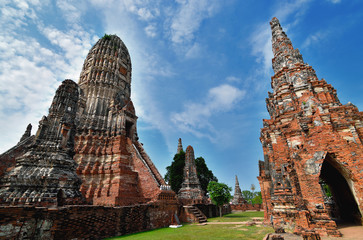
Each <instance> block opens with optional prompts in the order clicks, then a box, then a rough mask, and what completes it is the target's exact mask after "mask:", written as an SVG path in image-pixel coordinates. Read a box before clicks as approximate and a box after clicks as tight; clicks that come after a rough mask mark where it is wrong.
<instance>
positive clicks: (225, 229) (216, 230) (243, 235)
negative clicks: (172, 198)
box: [109, 212, 273, 240]
mask: <svg viewBox="0 0 363 240" xmlns="http://www.w3.org/2000/svg"><path fill="white" fill-rule="evenodd" d="M253 217H263V212H237V213H232V214H227V215H225V216H223V217H222V218H219V217H218V218H209V219H208V221H209V222H216V221H217V220H221V219H223V220H225V221H224V222H235V223H233V224H210V225H208V224H207V225H200V224H183V226H182V227H181V228H176V229H175V228H161V229H156V230H151V231H147V232H142V233H135V234H130V235H126V236H121V237H115V238H109V239H125V240H134V239H138V240H143V239H145V240H146V239H147V240H149V239H176V240H178V239H180V240H185V239H196V238H197V239H202V240H203V239H263V237H264V236H265V235H266V234H267V233H271V232H273V229H272V228H271V227H268V226H244V225H241V224H238V223H237V222H241V221H248V220H251V219H252V218H253ZM220 222H221V221H220Z"/></svg>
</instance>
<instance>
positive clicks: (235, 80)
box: [226, 76, 241, 83]
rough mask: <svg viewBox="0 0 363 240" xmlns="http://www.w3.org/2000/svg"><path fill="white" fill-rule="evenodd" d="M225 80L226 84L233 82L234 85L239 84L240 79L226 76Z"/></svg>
mask: <svg viewBox="0 0 363 240" xmlns="http://www.w3.org/2000/svg"><path fill="white" fill-rule="evenodd" d="M226 80H227V81H228V82H235V83H238V82H241V79H240V78H238V77H235V76H228V77H226Z"/></svg>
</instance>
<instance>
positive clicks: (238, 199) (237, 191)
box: [232, 175, 245, 205]
mask: <svg viewBox="0 0 363 240" xmlns="http://www.w3.org/2000/svg"><path fill="white" fill-rule="evenodd" d="M244 202H245V200H244V199H243V197H242V191H241V188H240V187H239V182H238V178H237V175H236V184H235V186H234V195H233V200H232V204H234V205H238V204H241V203H244Z"/></svg>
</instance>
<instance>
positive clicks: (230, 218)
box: [208, 211, 264, 222]
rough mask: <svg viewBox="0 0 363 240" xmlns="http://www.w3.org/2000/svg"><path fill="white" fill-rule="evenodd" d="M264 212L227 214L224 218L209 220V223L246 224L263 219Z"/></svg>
mask: <svg viewBox="0 0 363 240" xmlns="http://www.w3.org/2000/svg"><path fill="white" fill-rule="evenodd" d="M263 214H264V212H263V211H260V212H254V211H251V212H235V213H230V214H226V215H224V216H223V217H216V218H208V222H245V221H250V220H252V218H254V217H262V218H263Z"/></svg>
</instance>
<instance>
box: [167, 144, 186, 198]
mask: <svg viewBox="0 0 363 240" xmlns="http://www.w3.org/2000/svg"><path fill="white" fill-rule="evenodd" d="M184 166H185V152H184V151H181V152H180V153H177V154H175V156H174V159H173V161H172V163H171V165H170V166H168V167H166V174H165V181H167V182H168V184H169V185H170V187H171V189H172V190H173V191H174V192H176V193H178V192H179V189H180V188H181V184H182V183H183V177H184V175H183V174H184Z"/></svg>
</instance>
